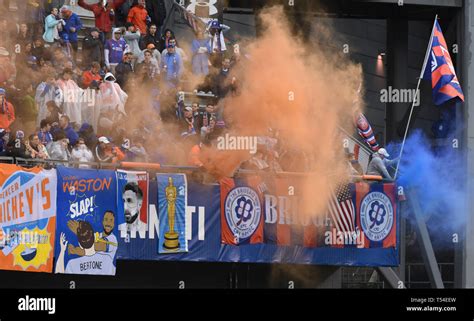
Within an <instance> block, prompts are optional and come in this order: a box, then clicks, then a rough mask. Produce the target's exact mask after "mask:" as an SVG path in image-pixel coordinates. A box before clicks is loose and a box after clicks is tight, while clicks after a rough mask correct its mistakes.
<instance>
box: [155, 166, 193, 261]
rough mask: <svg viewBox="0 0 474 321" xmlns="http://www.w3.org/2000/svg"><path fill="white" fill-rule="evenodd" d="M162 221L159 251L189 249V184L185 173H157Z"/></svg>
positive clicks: (159, 211) (168, 251)
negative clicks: (187, 233) (187, 225)
mask: <svg viewBox="0 0 474 321" xmlns="http://www.w3.org/2000/svg"><path fill="white" fill-rule="evenodd" d="M156 180H157V183H158V195H157V201H158V213H159V217H158V218H159V222H160V233H159V235H163V237H161V238H160V239H159V243H158V252H159V253H177V252H187V251H188V241H187V240H186V235H185V232H186V206H187V203H188V200H187V198H188V184H187V182H186V175H185V174H156Z"/></svg>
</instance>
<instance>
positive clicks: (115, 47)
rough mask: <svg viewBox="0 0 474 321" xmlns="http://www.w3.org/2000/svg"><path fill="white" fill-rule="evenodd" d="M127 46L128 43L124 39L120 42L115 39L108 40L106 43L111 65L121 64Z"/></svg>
mask: <svg viewBox="0 0 474 321" xmlns="http://www.w3.org/2000/svg"><path fill="white" fill-rule="evenodd" d="M126 46H127V43H126V42H125V40H124V39H123V38H120V39H119V40H118V41H117V40H115V39H109V40H107V42H106V43H105V49H106V50H108V51H109V63H111V64H118V63H121V62H122V57H123V53H124V51H125V48H126Z"/></svg>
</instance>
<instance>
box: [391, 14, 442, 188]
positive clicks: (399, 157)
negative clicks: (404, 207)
mask: <svg viewBox="0 0 474 321" xmlns="http://www.w3.org/2000/svg"><path fill="white" fill-rule="evenodd" d="M436 20H438V15H436V16H435V20H434V22H433V29H431V37H430V42H429V43H428V48H427V49H426V53H425V60H424V61H423V67H422V68H421V72H420V77H418V83H417V84H416V91H415V97H414V99H413V102H412V103H411V109H410V115H409V116H408V123H407V127H406V128H405V134H404V135H403V141H402V148H401V149H400V155H399V156H398V161H397V167H396V169H395V175H394V177H393V179H394V180H396V179H397V174H398V167H399V166H400V160H401V159H402V154H403V148H404V147H405V141H406V139H407V135H408V129H409V128H410V122H411V116H412V115H413V108H414V107H415V102H416V101H417V99H420V93H419V89H420V83H421V79H422V78H423V73H424V72H425V68H426V64H427V62H428V57H429V55H430V51H431V45H432V44H433V34H434V29H435V26H436Z"/></svg>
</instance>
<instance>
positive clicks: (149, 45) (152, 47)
mask: <svg viewBox="0 0 474 321" xmlns="http://www.w3.org/2000/svg"><path fill="white" fill-rule="evenodd" d="M155 48H156V47H155V45H154V44H152V43H149V44H148V45H147V46H146V49H155Z"/></svg>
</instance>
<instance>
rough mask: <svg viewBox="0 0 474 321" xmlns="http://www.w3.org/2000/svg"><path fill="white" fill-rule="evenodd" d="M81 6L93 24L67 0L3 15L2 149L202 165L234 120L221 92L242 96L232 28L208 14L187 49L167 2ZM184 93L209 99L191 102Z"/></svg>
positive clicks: (43, 0) (120, 0)
mask: <svg viewBox="0 0 474 321" xmlns="http://www.w3.org/2000/svg"><path fill="white" fill-rule="evenodd" d="M77 4H78V5H79V6H81V7H82V8H84V9H86V10H89V11H91V12H92V13H93V15H94V17H95V27H94V28H85V27H84V25H83V23H82V21H81V18H80V17H79V16H78V15H77V14H76V13H74V12H73V10H72V8H71V7H69V6H67V5H64V1H52V0H30V1H28V3H27V10H26V11H25V13H24V16H23V17H22V16H19V17H16V18H15V19H11V18H10V17H8V13H5V14H4V15H3V16H0V25H1V26H2V31H1V32H0V155H2V156H13V157H21V158H36V159H53V160H64V161H79V162H92V161H100V162H119V161H124V160H127V161H140V162H159V163H168V164H173V163H175V162H179V161H178V159H181V160H182V159H185V160H186V162H187V165H198V166H199V165H202V162H201V161H200V160H199V151H200V148H201V147H202V146H203V144H204V145H205V144H209V143H210V142H211V141H212V140H214V139H215V138H216V137H217V136H218V135H221V134H222V133H223V132H225V131H226V130H228V127H229V124H226V121H225V119H224V106H223V105H222V103H221V102H222V99H223V98H224V97H226V96H227V95H236V94H238V81H237V79H236V76H235V75H234V74H233V73H232V70H233V68H234V67H235V66H236V65H237V64H238V63H240V62H239V61H240V59H239V58H240V55H239V52H234V50H230V48H227V47H228V45H227V47H226V43H225V40H224V37H223V32H224V31H226V30H227V29H228V27H227V26H225V25H222V24H220V23H219V22H218V21H217V20H211V21H210V22H209V24H208V26H207V28H205V29H198V30H196V31H195V39H194V40H193V41H192V43H190V44H187V45H186V46H182V47H181V46H180V42H179V41H178V39H176V37H175V35H174V33H173V31H172V30H169V29H165V30H164V28H163V21H164V18H165V16H166V12H165V8H164V5H163V1H145V0H138V1H126V0H113V1H112V0H108V1H99V2H98V3H97V4H88V3H86V2H85V1H83V0H79V1H78V2H77ZM119 13H120V14H119ZM19 15H23V13H19ZM187 48H190V49H189V50H187ZM193 77H194V78H193ZM198 78H199V79H202V80H203V81H199V82H198V83H199V85H194V88H188V87H186V86H188V85H186V84H189V83H195V82H191V81H190V79H198ZM183 90H186V91H191V92H193V91H194V92H203V93H206V94H208V96H209V97H212V99H207V100H205V101H203V100H202V99H201V100H199V99H196V100H192V101H189V100H188V101H187V102H186V103H185V101H184V100H183V99H179V98H178V97H179V96H180V95H179V93H180V92H182V91H183ZM196 97H198V96H197V95H196ZM183 142H184V143H183ZM182 143H183V144H182ZM81 166H82V167H87V166H88V165H87V164H84V165H81Z"/></svg>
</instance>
